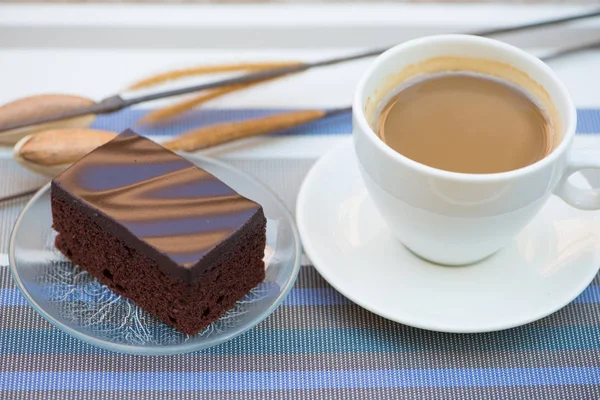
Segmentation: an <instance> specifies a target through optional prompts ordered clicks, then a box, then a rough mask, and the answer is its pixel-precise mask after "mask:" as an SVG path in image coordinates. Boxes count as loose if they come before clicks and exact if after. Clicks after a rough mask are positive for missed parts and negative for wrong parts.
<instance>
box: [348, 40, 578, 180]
mask: <svg viewBox="0 0 600 400" xmlns="http://www.w3.org/2000/svg"><path fill="white" fill-rule="evenodd" d="M449 41H452V42H456V41H462V42H471V43H476V42H479V43H480V44H485V45H486V46H489V47H494V48H496V49H498V50H500V51H502V52H511V53H513V54H515V55H516V56H518V57H520V58H522V59H524V60H526V61H527V62H528V63H531V64H533V65H534V66H535V67H537V68H538V69H539V70H540V72H541V73H543V74H546V75H547V76H548V77H550V78H551V79H552V81H553V82H554V83H555V84H556V86H557V89H558V93H559V96H561V97H563V100H565V101H564V103H565V104H566V105H567V110H565V111H566V112H565V113H564V114H565V117H566V118H563V119H564V120H562V121H561V122H562V123H563V124H565V125H563V128H562V129H563V135H562V138H561V141H560V143H559V145H558V146H557V147H556V148H555V149H553V150H552V151H551V152H550V153H549V154H548V155H547V156H545V157H544V158H542V159H541V160H538V161H536V162H535V163H533V164H530V165H527V166H525V167H522V168H519V169H515V170H511V171H505V172H496V173H488V174H474V173H464V172H452V171H446V170H442V169H438V168H434V167H430V166H428V165H425V164H422V163H420V162H418V161H414V160H412V159H410V158H408V157H406V156H404V155H402V154H400V153H398V152H397V151H396V150H394V149H392V148H391V147H389V146H388V145H387V144H385V143H384V142H383V140H381V139H380V138H379V136H378V135H377V133H376V132H375V131H374V130H373V129H372V128H371V125H370V124H369V123H368V122H367V118H366V116H365V112H364V104H363V98H366V96H365V93H364V92H365V86H366V84H367V81H368V80H369V78H370V76H371V75H373V74H374V73H375V72H376V71H377V69H378V68H379V66H380V65H381V64H385V63H386V62H389V60H390V58H392V57H393V56H395V55H396V54H397V53H400V52H404V51H407V50H413V49H414V48H415V47H419V46H422V45H423V44H425V43H431V42H437V43H438V44H443V43H444V42H445V43H448V42H449ZM441 55H442V54H440V56H441ZM448 55H451V54H448ZM509 64H510V63H509ZM534 80H535V79H534ZM367 95H368V94H367ZM551 101H553V102H554V98H551ZM554 103H555V105H556V102H554ZM352 113H353V116H354V122H355V123H357V124H358V125H359V129H361V130H362V131H363V132H364V134H365V135H366V136H367V138H368V139H369V140H370V141H371V142H373V143H374V144H375V146H376V147H377V148H378V149H379V150H380V151H382V152H383V153H384V154H385V155H387V156H388V157H390V158H392V159H394V160H395V161H396V162H398V163H400V164H404V165H405V166H408V167H409V168H412V169H414V170H417V171H421V172H423V173H426V174H428V175H432V176H435V177H439V178H445V179H453V180H457V181H472V182H490V181H501V180H507V179H513V178H516V177H519V176H523V175H527V174H529V173H532V172H535V171H537V170H539V169H542V168H544V167H546V166H547V165H548V164H551V163H552V162H554V161H555V160H556V159H557V158H558V157H560V155H561V154H562V153H563V152H564V151H566V149H567V148H568V147H569V144H570V142H571V140H572V139H573V135H574V134H575V128H576V124H577V111H576V109H575V105H574V104H573V101H572V100H571V96H570V95H569V92H568V90H567V88H566V87H565V85H564V84H563V82H562V81H561V80H560V79H559V78H558V77H557V76H556V74H555V72H554V71H553V70H552V69H551V68H550V67H549V66H548V65H547V64H546V63H544V62H543V61H542V60H540V59H539V58H537V57H535V56H533V55H531V54H529V53H528V52H526V51H525V50H522V49H520V48H518V47H515V46H512V45H510V44H507V43H504V42H501V41H498V40H494V39H490V38H484V37H480V36H474V35H464V34H463V35H461V34H446V35H433V36H425V37H422V38H418V39H413V40H409V41H406V42H404V43H401V44H398V45H396V46H394V47H392V48H390V49H388V50H386V51H385V52H384V53H382V54H381V55H379V56H378V57H377V58H376V59H375V61H373V62H372V63H371V64H370V65H369V67H367V69H366V70H365V72H363V74H362V77H361V79H360V81H359V83H358V86H357V88H356V91H355V92H354V100H353V104H352Z"/></svg>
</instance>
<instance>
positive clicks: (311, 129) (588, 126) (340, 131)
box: [93, 108, 600, 136]
mask: <svg viewBox="0 0 600 400" xmlns="http://www.w3.org/2000/svg"><path fill="white" fill-rule="evenodd" d="M284 111H290V110H289V109H275V108H272V109H201V110H194V111H192V112H189V113H187V114H185V115H182V116H181V117H179V118H177V119H174V120H173V121H169V123H168V124H165V125H162V126H156V127H148V126H136V121H138V120H139V119H140V118H141V117H142V116H143V115H144V114H145V113H147V112H148V110H144V109H127V110H123V111H120V112H117V113H114V114H110V115H101V116H99V117H98V119H97V120H96V122H95V123H94V125H93V127H94V128H97V129H107V130H112V131H117V132H120V131H122V130H125V129H127V128H133V129H135V130H136V131H137V132H139V133H141V134H143V135H149V136H153V135H161V136H174V135H177V134H179V133H182V132H185V131H187V130H190V129H193V128H197V127H200V126H204V125H210V124H215V123H219V122H232V121H241V120H245V119H248V118H257V117H261V116H265V115H269V114H274V113H279V112H284ZM577 116H578V124H577V133H581V134H593V133H597V134H600V109H597V108H581V109H578V110H577ZM351 132H352V121H351V118H350V113H349V112H348V113H344V114H338V115H334V116H332V117H328V118H324V119H322V120H318V121H314V122H311V123H308V124H306V125H303V126H300V127H297V128H294V129H290V130H287V131H285V132H279V133H275V134H274V135H345V134H350V133H351Z"/></svg>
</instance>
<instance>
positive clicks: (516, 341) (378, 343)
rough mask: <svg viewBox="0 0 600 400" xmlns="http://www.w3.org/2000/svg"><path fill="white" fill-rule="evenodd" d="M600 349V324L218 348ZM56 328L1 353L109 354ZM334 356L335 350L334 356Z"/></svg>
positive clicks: (283, 337) (348, 335)
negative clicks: (483, 332)
mask: <svg viewBox="0 0 600 400" xmlns="http://www.w3.org/2000/svg"><path fill="white" fill-rule="evenodd" d="M597 349H600V326H597V325H596V326H594V325H585V326H537V325H526V326H523V327H520V328H515V329H511V330H507V331H499V332H492V333H486V334H443V333H438V332H431V331H424V330H420V329H415V328H408V327H406V326H404V325H400V324H397V325H395V326H394V328H393V329H389V328H386V329H377V328H326V329H255V330H251V331H249V332H247V333H245V334H244V335H242V336H240V337H238V338H236V339H233V340H231V341H229V342H226V343H224V344H222V345H219V346H217V347H213V348H210V349H207V350H204V351H202V353H204V354H216V355H236V354H239V355H254V354H288V355H296V354H322V353H332V354H335V353H356V354H361V353H362V354H368V353H408V352H419V351H434V350H435V351H443V352H447V351H463V352H471V351H482V350H484V351H545V350H546V351H559V350H597ZM105 353H108V352H107V351H105V350H101V349H99V348H96V347H94V346H91V345H88V344H85V343H83V342H81V341H79V340H77V339H74V338H72V337H70V336H69V335H67V334H66V333H63V332H61V331H58V330H56V329H4V330H0V354H105ZM332 356H333V355H332Z"/></svg>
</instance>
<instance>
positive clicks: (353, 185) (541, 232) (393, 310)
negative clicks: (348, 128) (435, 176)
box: [297, 141, 600, 333]
mask: <svg viewBox="0 0 600 400" xmlns="http://www.w3.org/2000/svg"><path fill="white" fill-rule="evenodd" d="M297 222H298V228H299V230H300V236H301V238H302V242H303V244H304V249H305V251H306V253H307V255H308V256H309V257H310V259H311V260H312V262H313V263H314V266H315V267H316V268H317V270H318V271H319V272H320V273H321V275H322V276H323V277H324V278H325V279H326V280H327V281H328V282H329V283H330V284H331V285H332V286H333V287H335V288H336V289H337V290H338V291H340V292H341V293H342V294H343V295H345V296H346V297H348V298H349V299H350V300H352V301H354V302H355V303H357V304H358V305H360V306H362V307H364V308H366V309H367V310H369V311H372V312H374V313H375V314H378V315H381V316H382V317H385V318H388V319H390V320H393V321H397V322H401V323H403V324H406V325H410V326H414V327H418V328H423V329H429V330H434V331H442V332H465V333H466V332H488V331H495V330H500V329H506V328H511V327H515V326H518V325H522V324H526V323H528V322H532V321H535V320H537V319H539V318H542V317H544V316H546V315H548V314H551V313H553V312H555V311H557V310H558V309H560V308H561V307H563V306H565V305H566V304H568V303H569V302H571V301H572V300H573V299H574V298H575V297H577V296H578V295H579V294H580V293H581V292H582V291H583V290H584V289H585V288H586V287H587V286H588V284H589V283H590V282H591V281H592V279H593V278H594V276H595V275H596V273H597V272H598V268H599V266H600V212H590V211H580V210H576V209H573V208H571V207H569V206H567V205H566V204H564V203H563V202H562V201H561V200H560V199H558V198H555V197H552V198H551V200H550V201H549V202H548V204H547V205H546V206H545V207H544V208H543V209H542V211H541V212H540V213H539V214H538V216H537V217H536V218H535V219H534V221H533V222H532V223H531V224H529V225H528V226H527V227H526V228H525V230H524V231H523V232H521V233H520V234H519V235H518V236H517V238H516V239H515V240H514V241H513V243H511V244H510V245H509V246H507V247H506V248H504V249H503V250H500V251H499V252H498V253H496V254H495V255H493V256H492V257H490V258H488V259H486V260H484V261H482V262H480V263H477V264H473V265H469V266H459V267H448V266H441V265H435V264H432V263H428V262H427V261H424V260H422V259H420V258H418V257H417V256H415V255H413V254H412V253H411V252H410V251H408V250H407V249H406V248H405V247H404V246H402V244H401V243H400V242H399V241H398V240H397V239H395V237H393V236H392V234H391V233H390V231H389V230H388V228H387V227H386V225H385V223H384V221H383V219H382V217H381V216H380V215H379V213H378V212H377V210H376V209H375V206H374V205H373V203H372V202H371V201H370V199H369V196H368V194H367V191H366V189H365V187H364V186H363V182H362V179H361V177H360V174H359V171H358V167H357V159H356V156H355V154H354V149H353V148H352V143H351V142H350V141H348V143H345V144H344V145H342V146H340V147H338V148H336V149H334V150H333V151H331V152H330V153H328V154H327V155H325V156H324V157H323V158H321V159H320V160H319V161H318V162H317V163H316V164H315V166H314V167H313V168H312V170H311V171H310V172H309V174H308V176H307V177H306V180H305V181H304V183H303V184H302V188H301V189H300V194H299V197H298V206H297Z"/></svg>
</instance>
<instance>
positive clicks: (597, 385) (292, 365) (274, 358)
mask: <svg viewBox="0 0 600 400" xmlns="http://www.w3.org/2000/svg"><path fill="white" fill-rule="evenodd" d="M277 111H278V110H204V111H201V112H198V113H195V114H193V115H191V116H189V117H187V118H185V119H182V120H181V121H180V122H178V123H177V124H175V125H173V126H170V127H169V128H157V129H152V130H149V129H139V130H140V131H141V133H144V134H148V135H151V136H156V137H164V136H171V135H174V134H177V133H179V132H181V131H183V130H186V129H189V128H191V127H194V126H199V125H202V124H208V123H212V122H217V121H226V120H237V119H243V118H248V117H252V116H258V115H264V114H267V113H271V112H277ZM142 112H143V111H142V110H129V111H125V112H121V113H118V114H116V115H111V116H108V117H102V118H100V119H99V120H98V121H97V122H96V124H95V126H96V127H98V128H104V129H111V130H122V129H125V128H127V127H130V126H132V125H133V124H134V122H135V121H136V120H137V118H138V117H139V116H140V115H141V114H140V113H142ZM579 117H580V124H579V128H578V133H579V134H580V135H578V138H577V143H576V144H577V145H578V146H579V147H582V146H584V147H587V146H594V147H596V146H597V148H599V149H600V135H598V136H597V135H596V133H600V109H598V110H597V109H585V110H579ZM350 130H351V124H350V119H349V115H340V116H336V117H333V118H329V119H327V120H324V121H319V122H316V123H312V124H309V125H306V126H305V127H302V128H298V129H295V130H293V131H290V132H286V133H279V134H275V135H272V136H270V137H269V138H267V139H264V140H262V141H258V142H251V141H250V142H248V143H249V144H248V146H250V148H251V151H249V150H248V146H246V149H245V150H246V151H244V152H241V153H239V155H236V154H235V153H232V154H228V155H227V156H226V157H225V159H226V161H227V162H230V163H232V164H234V165H236V166H237V167H239V168H241V169H244V170H245V171H247V172H249V173H251V174H253V175H256V176H257V177H258V178H259V179H261V180H263V181H264V182H265V183H267V184H268V185H269V186H271V187H272V188H273V189H274V190H275V191H276V192H277V193H278V194H279V196H280V197H281V198H282V199H283V200H284V201H285V202H286V204H287V205H288V206H289V207H290V209H292V210H293V209H294V208H295V197H296V193H297V190H298V187H299V184H300V182H301V181H302V179H303V177H304V175H305V174H306V172H307V171H308V169H309V168H310V166H311V165H312V163H313V162H314V154H315V153H314V151H313V150H314V149H313V148H311V149H309V148H308V147H307V148H306V154H307V156H303V154H304V153H303V150H304V149H303V147H302V146H311V147H314V146H318V145H319V143H322V144H323V147H324V149H323V151H325V150H326V148H325V147H327V146H331V145H332V144H334V142H335V139H334V140H333V142H332V137H334V138H335V137H339V138H340V140H342V139H343V138H344V137H346V135H348V134H349V132H350ZM308 138H310V140H309V139H308ZM269 141H271V142H272V143H271V142H269ZM267 142H268V143H267ZM290 142H292V146H290ZM273 143H275V144H273ZM252 146H255V148H253V147H252ZM265 146H266V147H267V148H268V153H265ZM291 148H293V151H290V149H291ZM252 149H254V150H252ZM265 154H267V155H268V156H267V157H265ZM308 154H310V156H309V155H308ZM0 177H1V178H0V194H6V193H9V192H13V191H17V190H23V189H26V188H28V187H32V186H35V185H39V184H40V183H41V182H43V181H45V180H44V179H43V178H39V177H36V176H34V175H32V174H30V173H28V172H26V171H24V170H22V169H21V168H19V167H18V166H16V165H15V164H14V162H12V161H11V160H10V159H8V158H4V159H1V160H0ZM24 204H25V200H14V201H12V202H10V203H7V204H3V205H0V217H1V219H0V251H1V252H6V250H7V249H6V246H7V241H8V235H9V230H10V226H11V225H12V223H13V221H14V219H15V218H16V216H17V214H18V212H19V210H20V208H21V207H22V206H23V205H24ZM2 258H3V257H0V264H1V263H3V262H5V260H3V259H2ZM13 398H23V399H100V398H101V399H106V398H108V399H139V398H153V399H155V398H165V399H178V398H182V399H281V398H286V399H287V398H289V399H300V398H306V399H338V398H339V399H405V398H406V399H460V400H466V399H477V400H479V399H561V400H562V399H600V277H596V279H595V280H594V281H593V283H592V285H591V286H589V287H588V288H587V289H586V290H585V292H584V293H583V294H582V295H581V296H579V297H578V298H577V299H576V300H575V301H573V302H572V303H571V304H569V305H568V306H567V307H565V308H563V309H562V310H560V311H558V312H557V313H555V314H553V315H551V316H549V317H547V318H544V319H542V320H540V321H537V322H535V323H532V324H529V325H526V326H523V327H520V328H515V329H510V330H506V331H501V332H495V333H488V334H444V333H436V332H429V331H424V330H420V329H415V328H410V327H407V326H404V325H400V324H396V323H393V322H390V321H387V320H385V319H383V318H380V317H378V316H376V315H374V314H372V313H370V312H368V311H366V310H364V309H362V308H360V307H358V306H356V305H354V304H353V303H352V302H350V301H349V300H347V299H346V298H344V297H343V296H341V295H340V294H339V293H337V292H336V291H335V290H334V289H332V288H331V287H330V286H329V285H328V284H327V283H326V282H325V281H324V280H323V279H322V278H321V277H320V276H319V275H318V273H317V272H316V271H315V269H314V268H313V267H311V266H310V265H308V264H307V265H304V266H303V267H302V269H301V272H300V276H299V278H298V281H297V283H296V286H295V287H294V289H293V290H292V291H291V294H290V296H289V297H288V298H287V299H286V301H285V302H284V304H283V305H282V306H281V307H279V308H278V309H277V310H276V311H275V312H274V314H273V315H271V316H270V317H269V318H267V319H266V320H265V321H264V322H262V323H261V324H259V325H258V326H257V327H255V328H254V329H253V330H251V331H250V332H248V333H247V334H245V335H243V336H241V337H239V338H236V339H234V340H232V341H230V342H228V343H225V344H223V345H220V346H218V347H215V348H212V349H208V350H206V351H201V352H196V353H192V354H186V355H177V356H163V357H145V356H132V355H125V354H117V353H111V352H108V351H104V350H100V349H97V348H95V347H93V346H90V345H87V344H85V343H83V342H81V341H79V340H76V339H73V338H71V337H70V336H68V335H66V334H64V333H62V332H61V331H59V330H57V329H55V328H53V327H52V326H51V325H50V324H49V323H47V322H46V321H45V320H43V319H42V318H41V317H40V316H38V315H37V313H36V312H35V311H34V310H33V309H32V308H31V307H30V306H28V305H27V303H26V301H25V300H24V298H23V297H22V296H21V295H20V293H19V292H18V290H17V289H16V288H15V286H14V284H13V282H12V279H11V277H10V273H9V272H8V268H6V267H5V266H0V399H13Z"/></svg>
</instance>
